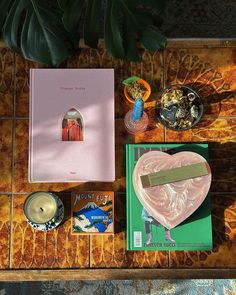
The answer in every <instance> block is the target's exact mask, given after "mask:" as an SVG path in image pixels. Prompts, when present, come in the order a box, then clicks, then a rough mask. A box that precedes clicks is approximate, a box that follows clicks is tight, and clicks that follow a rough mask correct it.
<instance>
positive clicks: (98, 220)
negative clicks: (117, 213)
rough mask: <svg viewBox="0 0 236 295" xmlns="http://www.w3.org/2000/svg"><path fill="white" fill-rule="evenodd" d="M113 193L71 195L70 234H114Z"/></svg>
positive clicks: (94, 192) (78, 193) (95, 192)
mask: <svg viewBox="0 0 236 295" xmlns="http://www.w3.org/2000/svg"><path fill="white" fill-rule="evenodd" d="M113 216H114V192H111V191H90V192H77V193H72V197H71V220H72V226H71V229H72V234H96V235H97V234H113V233H114V222H113V220H114V217H113Z"/></svg>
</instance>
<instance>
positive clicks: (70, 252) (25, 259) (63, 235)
mask: <svg viewBox="0 0 236 295" xmlns="http://www.w3.org/2000/svg"><path fill="white" fill-rule="evenodd" d="M60 197H61V198H62V201H63V203H64V205H65V210H66V211H65V216H66V218H65V221H64V222H63V224H61V225H60V226H59V227H57V228H56V229H54V230H52V231H49V232H46V233H45V232H40V231H36V230H35V229H33V228H32V227H31V226H30V225H29V224H28V223H27V222H26V219H25V216H24V213H23V203H24V200H25V198H26V196H25V195H15V196H14V206H13V228H12V248H11V251H12V268H27V269H32V268H83V267H88V266H89V237H88V236H76V235H71V220H70V218H69V217H70V197H69V196H65V195H64V196H63V195H62V196H60Z"/></svg>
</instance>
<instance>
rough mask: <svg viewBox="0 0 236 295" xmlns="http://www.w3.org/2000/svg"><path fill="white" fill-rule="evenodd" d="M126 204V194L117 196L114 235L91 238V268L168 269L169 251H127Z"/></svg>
mask: <svg viewBox="0 0 236 295" xmlns="http://www.w3.org/2000/svg"><path fill="white" fill-rule="evenodd" d="M125 204H126V198H125V194H116V195H115V204H114V206H115V234H114V235H107V236H102V235H101V236H92V237H91V244H90V246H91V249H90V251H91V267H95V268H98V267H100V268H108V267H118V268H137V267H140V268H142V267H151V268H159V267H164V268H166V267H167V266H168V252H167V251H126V233H125V226H126V221H125V219H126V218H125V216H126V212H125V206H126V205H125Z"/></svg>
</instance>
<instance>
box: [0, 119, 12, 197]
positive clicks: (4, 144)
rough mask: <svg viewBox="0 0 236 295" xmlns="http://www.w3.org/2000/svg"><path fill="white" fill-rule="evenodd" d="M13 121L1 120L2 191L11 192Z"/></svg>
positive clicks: (0, 172) (0, 162)
mask: <svg viewBox="0 0 236 295" xmlns="http://www.w3.org/2000/svg"><path fill="white" fill-rule="evenodd" d="M11 162H12V121H11V120H0V191H1V192H10V191H11V168H12V164H11Z"/></svg>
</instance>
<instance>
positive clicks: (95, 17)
mask: <svg viewBox="0 0 236 295" xmlns="http://www.w3.org/2000/svg"><path fill="white" fill-rule="evenodd" d="M101 7H102V0H88V2H87V7H86V13H85V21H84V41H85V44H86V45H88V46H90V47H92V48H96V47H97V44H98V39H99V33H100V21H101V12H102V8H101Z"/></svg>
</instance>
